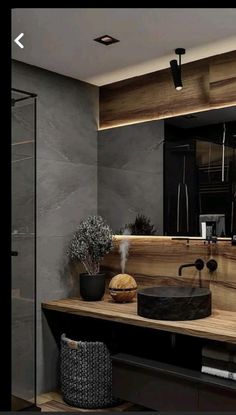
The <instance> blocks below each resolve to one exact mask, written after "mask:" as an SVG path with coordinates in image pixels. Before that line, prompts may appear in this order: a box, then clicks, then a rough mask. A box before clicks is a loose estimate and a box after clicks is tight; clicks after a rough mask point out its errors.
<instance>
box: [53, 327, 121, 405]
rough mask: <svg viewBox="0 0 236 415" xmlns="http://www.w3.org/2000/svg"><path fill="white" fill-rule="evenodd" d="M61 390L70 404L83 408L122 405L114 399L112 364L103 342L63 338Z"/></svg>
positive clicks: (63, 336) (63, 335)
mask: <svg viewBox="0 0 236 415" xmlns="http://www.w3.org/2000/svg"><path fill="white" fill-rule="evenodd" d="M60 357H61V359H60V374H61V391H62V395H63V399H64V401H65V402H66V403H68V404H69V405H72V406H77V407H80V408H87V409H95V408H106V407H111V406H114V405H116V404H118V403H120V401H119V400H117V399H114V398H113V396H112V363H111V356H110V352H109V350H108V348H107V346H106V345H105V344H104V343H102V342H84V341H74V340H71V339H68V338H66V336H65V334H62V336H61V356H60Z"/></svg>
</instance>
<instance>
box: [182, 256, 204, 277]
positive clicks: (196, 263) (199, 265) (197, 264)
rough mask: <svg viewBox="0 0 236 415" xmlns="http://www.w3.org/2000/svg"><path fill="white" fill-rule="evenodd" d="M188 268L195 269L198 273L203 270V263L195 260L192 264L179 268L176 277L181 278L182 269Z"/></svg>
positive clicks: (199, 259)
mask: <svg viewBox="0 0 236 415" xmlns="http://www.w3.org/2000/svg"><path fill="white" fill-rule="evenodd" d="M188 267H195V268H196V269H198V271H201V270H202V269H203V268H204V261H203V260H202V259H201V258H198V259H196V261H195V262H194V263H193V264H183V265H180V267H179V272H178V276H179V277H181V275H182V269H183V268H188Z"/></svg>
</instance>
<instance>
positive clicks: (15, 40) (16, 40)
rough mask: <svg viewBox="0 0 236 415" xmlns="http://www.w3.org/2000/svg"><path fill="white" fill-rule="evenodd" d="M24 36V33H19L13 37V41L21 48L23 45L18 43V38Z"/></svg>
mask: <svg viewBox="0 0 236 415" xmlns="http://www.w3.org/2000/svg"><path fill="white" fill-rule="evenodd" d="M23 36H24V33H21V34H20V35H19V36H17V37H16V38H15V39H14V42H16V44H17V45H18V46H19V47H20V48H21V49H23V48H24V45H22V43H20V42H19V40H20V39H21V38H22V37H23Z"/></svg>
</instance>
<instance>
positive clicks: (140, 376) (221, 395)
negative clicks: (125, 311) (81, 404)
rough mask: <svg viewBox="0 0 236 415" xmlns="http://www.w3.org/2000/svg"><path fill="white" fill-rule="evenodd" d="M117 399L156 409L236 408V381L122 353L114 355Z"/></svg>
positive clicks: (114, 386) (205, 409) (230, 409)
mask: <svg viewBox="0 0 236 415" xmlns="http://www.w3.org/2000/svg"><path fill="white" fill-rule="evenodd" d="M112 361H113V393H114V395H115V396H117V397H119V398H121V399H125V400H128V401H131V402H134V403H137V404H140V405H143V406H146V407H147V408H150V409H154V410H162V411H163V410H164V411H178V410H181V411H195V410H200V411H207V410H226V411H232V410H235V409H236V382H235V381H233V380H227V379H221V378H217V377H214V376H210V375H205V374H202V373H201V372H198V371H194V370H190V369H186V368H182V367H178V366H174V365H170V364H166V363H163V362H157V361H154V360H150V359H145V358H141V357H137V356H133V355H127V354H122V353H119V354H117V355H113V357H112Z"/></svg>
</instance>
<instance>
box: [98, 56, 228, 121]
mask: <svg viewBox="0 0 236 415" xmlns="http://www.w3.org/2000/svg"><path fill="white" fill-rule="evenodd" d="M235 66H236V51H233V52H228V53H225V54H222V55H217V56H214V57H210V58H207V59H202V60H199V61H195V62H191V63H188V64H184V65H182V79H183V84H184V88H183V90H182V91H176V90H175V88H174V86H173V81H172V77H171V73H170V69H169V68H167V69H164V70H161V71H157V72H152V73H150V74H145V75H141V76H138V77H134V78H130V79H127V80H124V81H120V82H115V83H113V84H109V85H105V86H102V87H100V128H101V129H102V128H109V127H115V126H119V125H124V124H132V123H135V122H136V123H137V122H143V121H151V120H156V119H161V118H169V117H172V116H174V115H181V114H189V113H192V112H198V111H204V110H208V109H211V108H217V107H223V106H228V105H234V104H236V70H235Z"/></svg>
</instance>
